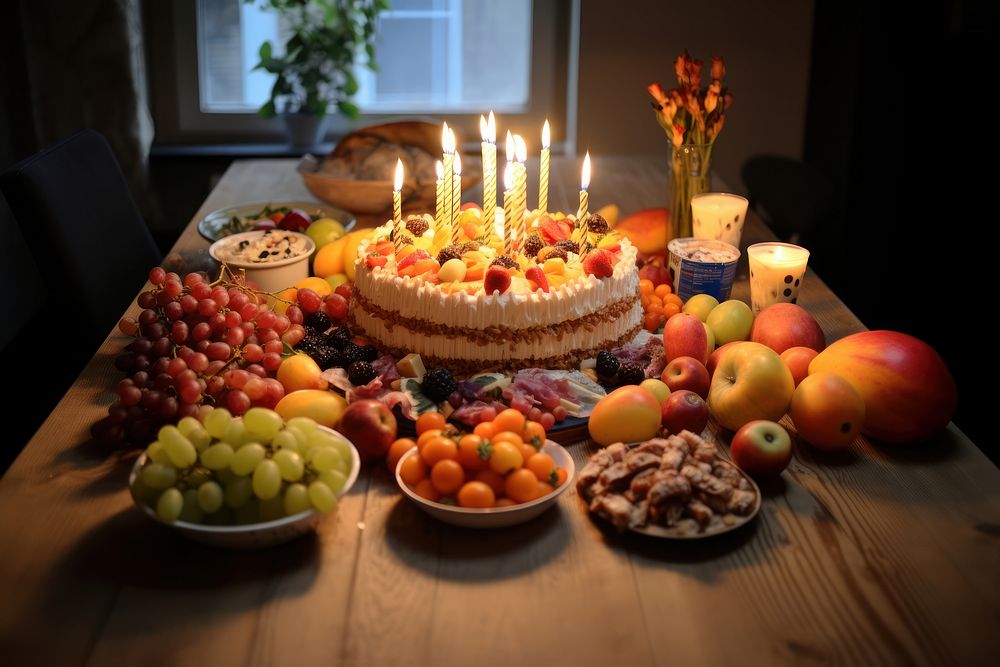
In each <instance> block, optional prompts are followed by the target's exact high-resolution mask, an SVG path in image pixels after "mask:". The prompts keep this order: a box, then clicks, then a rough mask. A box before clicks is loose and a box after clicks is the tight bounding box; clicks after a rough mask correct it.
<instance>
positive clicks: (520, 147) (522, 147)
mask: <svg viewBox="0 0 1000 667" xmlns="http://www.w3.org/2000/svg"><path fill="white" fill-rule="evenodd" d="M514 148H515V151H514V153H515V157H514V159H515V160H517V161H518V162H524V161H525V160H527V159H528V146H527V145H526V144H525V143H524V138H523V137H521V135H520V134H515V135H514Z"/></svg>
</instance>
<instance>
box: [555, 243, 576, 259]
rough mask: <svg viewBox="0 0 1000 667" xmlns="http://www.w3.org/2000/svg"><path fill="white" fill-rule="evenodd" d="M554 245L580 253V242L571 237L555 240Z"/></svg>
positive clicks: (567, 250)
mask: <svg viewBox="0 0 1000 667" xmlns="http://www.w3.org/2000/svg"><path fill="white" fill-rule="evenodd" d="M556 247H557V248H562V249H563V250H565V251H566V252H575V253H576V254H578V255H579V254H580V244H579V243H577V242H576V241H574V240H572V239H563V240H562V241H556Z"/></svg>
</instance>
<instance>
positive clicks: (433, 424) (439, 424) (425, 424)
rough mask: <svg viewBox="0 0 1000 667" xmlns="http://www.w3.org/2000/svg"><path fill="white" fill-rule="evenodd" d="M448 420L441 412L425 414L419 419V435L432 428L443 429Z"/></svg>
mask: <svg viewBox="0 0 1000 667" xmlns="http://www.w3.org/2000/svg"><path fill="white" fill-rule="evenodd" d="M446 423H447V420H446V419H445V418H444V415H443V414H441V413H440V412H425V413H424V414H422V415H420V416H419V417H417V435H421V434H422V433H423V432H424V431H429V430H430V429H432V428H436V429H443V428H444V426H445V424H446Z"/></svg>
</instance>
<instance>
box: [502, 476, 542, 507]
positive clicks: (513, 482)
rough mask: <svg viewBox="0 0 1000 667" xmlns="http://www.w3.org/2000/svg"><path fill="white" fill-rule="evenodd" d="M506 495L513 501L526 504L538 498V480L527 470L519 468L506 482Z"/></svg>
mask: <svg viewBox="0 0 1000 667" xmlns="http://www.w3.org/2000/svg"><path fill="white" fill-rule="evenodd" d="M504 493H506V494H507V497H508V498H510V499H511V500H515V501H517V502H519V503H526V502H528V501H529V500H534V499H535V498H537V497H538V478H537V477H535V473H533V472H531V471H530V470H528V469H527V468H519V469H517V470H515V471H514V472H512V473H511V474H509V475H507V479H506V480H504Z"/></svg>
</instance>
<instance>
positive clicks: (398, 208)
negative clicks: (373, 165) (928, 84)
mask: <svg viewBox="0 0 1000 667" xmlns="http://www.w3.org/2000/svg"><path fill="white" fill-rule="evenodd" d="M392 225H393V232H392V238H393V242H394V244H395V248H396V252H399V251H400V249H401V248H402V247H403V161H402V160H400V159H397V160H396V178H395V179H393V182H392Z"/></svg>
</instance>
